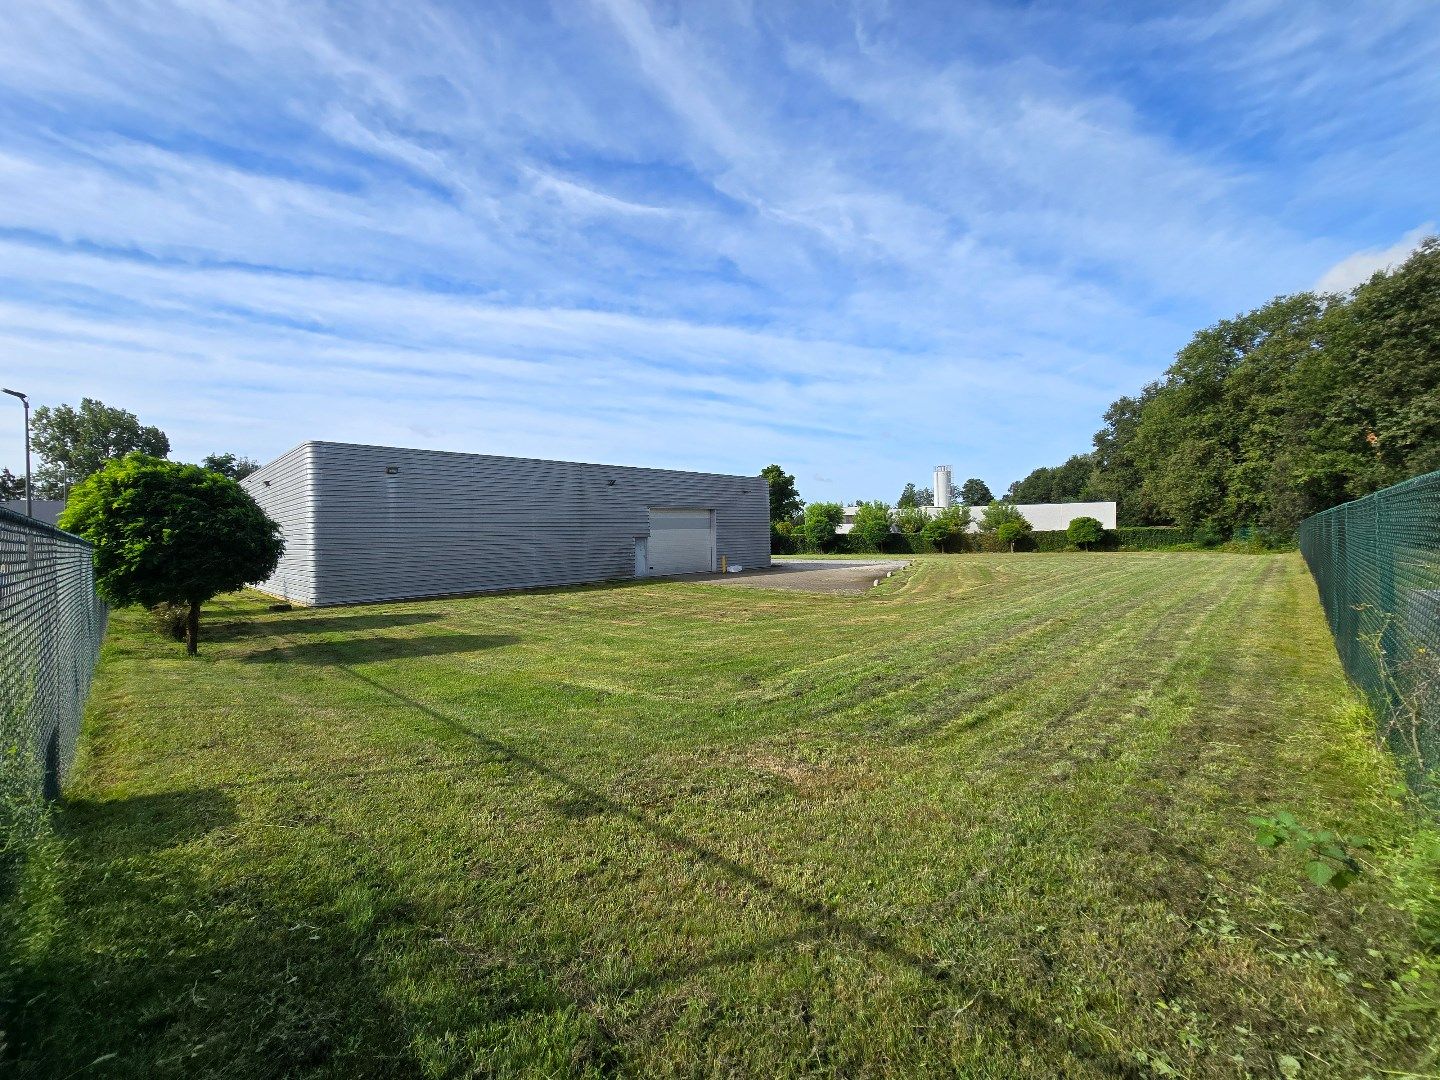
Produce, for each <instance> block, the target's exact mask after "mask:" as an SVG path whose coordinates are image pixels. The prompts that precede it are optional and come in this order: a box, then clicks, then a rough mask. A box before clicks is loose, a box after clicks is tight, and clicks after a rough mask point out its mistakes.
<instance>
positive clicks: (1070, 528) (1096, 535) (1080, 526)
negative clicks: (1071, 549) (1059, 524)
mask: <svg viewBox="0 0 1440 1080" xmlns="http://www.w3.org/2000/svg"><path fill="white" fill-rule="evenodd" d="M1104 535H1105V526H1104V525H1102V524H1100V522H1099V521H1097V520H1096V519H1095V518H1093V517H1077V518H1075V519H1074V520H1072V521H1071V522H1070V524H1069V525H1067V526H1066V527H1065V537H1066V539H1068V540H1069V541H1070V542H1071V543H1072V544H1074V545H1075V546H1076V547H1078V548H1081V549H1084V548H1088V547H1091V546H1092V545H1094V544H1098V543H1099V542H1100V540H1101V539H1102V538H1103V537H1104Z"/></svg>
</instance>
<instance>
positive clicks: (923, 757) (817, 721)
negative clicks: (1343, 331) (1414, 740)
mask: <svg viewBox="0 0 1440 1080" xmlns="http://www.w3.org/2000/svg"><path fill="white" fill-rule="evenodd" d="M267 603H268V601H267V600H266V599H265V598H262V597H259V596H257V595H254V594H246V595H239V596H233V597H229V598H226V599H224V600H223V601H220V602H217V603H216V604H214V605H212V606H211V607H209V608H207V610H206V615H205V618H206V624H205V629H206V632H207V633H208V635H209V637H208V640H206V641H204V642H203V643H202V654H201V656H200V657H199V658H198V659H197V660H187V659H186V658H185V657H184V656H183V655H182V652H181V649H180V647H179V646H177V645H175V644H173V643H171V642H168V641H166V640H163V639H161V638H160V637H158V636H157V635H156V634H155V633H154V631H153V630H152V628H151V627H150V625H149V622H148V617H147V616H145V614H144V613H142V612H136V611H122V612H118V613H116V615H115V617H114V620H113V624H112V630H111V634H110V638H109V642H108V644H107V646H106V650H105V656H104V659H103V664H102V671H101V675H100V677H99V680H98V683H97V686H96V690H95V694H94V698H93V706H92V710H91V715H90V718H89V727H88V732H87V735H86V738H85V741H84V744H83V747H82V753H81V758H80V762H79V765H78V767H77V770H76V771H75V773H74V775H73V783H72V785H71V787H70V789H69V794H68V798H67V799H66V800H65V802H64V803H63V805H62V806H61V807H60V808H59V810H58V812H57V814H56V817H55V837H54V839H53V840H51V841H49V842H47V843H46V844H44V845H43V846H42V847H41V848H40V849H39V850H38V851H37V852H36V854H35V856H34V857H33V858H32V859H31V860H30V862H29V864H28V866H27V867H26V868H25V872H24V877H23V879H22V880H21V882H20V886H19V889H18V891H16V892H14V893H12V895H10V896H9V897H8V898H6V899H5V903H4V907H3V913H0V941H3V942H4V945H3V949H4V963H3V966H0V980H3V995H4V1005H3V1007H4V1009H5V1015H6V1023H5V1024H4V1027H5V1031H6V1038H7V1040H8V1042H9V1046H8V1048H7V1049H6V1051H5V1055H6V1057H5V1058H4V1059H3V1060H0V1071H3V1072H8V1073H9V1074H11V1075H18V1076H58V1077H72V1076H87V1077H88V1076H134V1077H157V1076H177V1077H179V1076H184V1077H190V1076H210V1075H219V1076H245V1077H250V1076H276V1077H278V1076H289V1075H318V1076H344V1077H354V1076H377V1075H400V1076H408V1075H421V1074H423V1075H431V1076H468V1075H476V1074H478V1075H536V1076H573V1075H580V1076H586V1075H596V1076H598V1075H608V1074H622V1075H634V1076H667V1075H681V1076H730V1075H747V1076H764V1077H772V1076H793V1075H818V1076H836V1077H856V1076H894V1077H911V1076H924V1075H935V1076H948V1075H957V1074H958V1075H963V1076H975V1077H997V1078H998V1077H1005V1078H1013V1077H1030V1076H1041V1077H1043V1076H1065V1077H1091V1076H1094V1077H1100V1076H1140V1075H1150V1074H1155V1075H1183V1076H1188V1077H1202V1076H1245V1075H1253V1076H1277V1075H1303V1076H1312V1075H1314V1076H1344V1077H1356V1076H1365V1075H1371V1076H1377V1077H1378V1076H1383V1075H1395V1074H1400V1075H1411V1074H1424V1073H1432V1072H1434V1071H1437V1069H1440V1066H1437V1063H1436V1061H1435V1058H1434V1049H1433V1035H1434V1030H1435V1029H1434V1026H1433V1025H1434V1014H1433V1012H1431V1011H1428V1009H1427V1006H1426V1000H1427V994H1428V993H1430V990H1429V989H1427V987H1426V985H1425V983H1424V981H1423V980H1415V979H1413V978H1411V977H1409V976H1407V973H1408V972H1411V971H1412V970H1414V969H1415V967H1416V965H1417V962H1419V961H1418V960H1417V957H1418V956H1419V953H1420V941H1421V934H1422V931H1421V930H1420V929H1417V920H1424V919H1426V918H1429V919H1436V918H1437V917H1440V916H1437V913H1436V912H1435V911H1434V910H1433V909H1431V908H1427V907H1426V906H1425V905H1426V904H1427V903H1428V902H1433V896H1434V893H1433V892H1430V893H1429V894H1428V895H1429V897H1430V898H1431V900H1430V901H1427V889H1430V888H1431V884H1430V883H1431V882H1432V881H1433V878H1432V877H1429V876H1427V873H1429V872H1433V869H1434V868H1433V865H1432V866H1430V867H1428V870H1427V866H1426V864H1425V862H1424V860H1423V858H1421V857H1420V856H1418V855H1417V854H1416V852H1417V851H1420V850H1421V849H1422V847H1423V842H1424V841H1425V840H1426V837H1427V836H1429V835H1433V834H1427V833H1426V832H1425V827H1424V826H1423V825H1422V824H1421V820H1422V819H1421V818H1419V817H1418V816H1417V815H1416V814H1415V813H1414V811H1413V810H1412V809H1411V808H1409V806H1408V804H1407V803H1406V802H1405V801H1404V800H1403V799H1402V798H1401V796H1400V795H1399V794H1398V793H1397V792H1395V791H1394V790H1393V789H1392V787H1391V786H1392V785H1393V784H1394V782H1395V780H1396V775H1395V772H1394V770H1393V768H1392V766H1391V765H1390V763H1389V762H1388V760H1387V759H1386V758H1385V757H1384V756H1383V755H1382V754H1381V753H1379V752H1378V751H1377V750H1376V749H1375V748H1374V746H1373V744H1372V741H1371V737H1370V734H1369V726H1368V720H1367V718H1366V716H1365V715H1364V713H1363V712H1362V711H1361V710H1360V709H1359V708H1358V706H1357V705H1356V703H1355V699H1354V697H1353V696H1352V694H1351V692H1350V691H1349V690H1348V689H1347V687H1346V684H1345V682H1344V680H1343V677H1342V676H1341V673H1340V670H1339V667H1338V664H1337V662H1336V659H1335V654H1334V650H1333V648H1332V646H1331V644H1330V642H1329V640H1328V638H1327V636H1326V629H1325V625H1324V622H1323V620H1322V618H1321V615H1320V611H1319V608H1318V605H1317V603H1316V599H1315V594H1314V588H1313V585H1312V584H1311V582H1310V579H1309V578H1308V576H1307V574H1306V573H1305V570H1304V567H1303V565H1302V564H1301V562H1300V560H1299V559H1298V557H1296V556H1294V555H1281V556H1244V555H1216V554H1134V555H1124V554H1107V555H1083V554H1076V555H1030V556H1005V555H993V556H992V555H967V556H959V557H948V558H947V557H938V558H920V559H918V560H917V561H916V564H915V565H914V566H913V567H912V568H911V569H910V570H907V571H905V572H904V573H902V574H900V575H897V576H896V577H895V578H894V579H893V580H891V581H889V582H886V583H885V584H883V585H882V586H881V587H880V588H878V589H876V590H874V591H872V592H870V593H868V594H865V595H861V596H829V595H807V594H803V593H795V592H762V591H751V590H746V589H719V588H714V587H710V586H706V585H700V584H686V583H679V582H659V583H649V584H639V585H631V586H617V587H596V588H586V589H577V590H565V591H552V592H544V593H534V594H524V595H508V596H494V597H488V598H476V599H465V600H444V601H435V602H428V603H411V604H398V605H386V606H380V607H364V608H351V609H340V610H327V611H293V612H284V613H271V612H268V611H267V610H266V604H267ZM1274 809H1288V810H1291V811H1293V812H1294V813H1295V814H1296V815H1297V816H1298V817H1299V818H1300V819H1301V820H1302V821H1304V822H1307V823H1309V824H1312V825H1315V826H1326V827H1332V828H1337V829H1339V830H1341V831H1343V832H1346V833H1354V834H1364V835H1365V836H1368V837H1370V838H1371V839H1372V840H1374V841H1375V843H1376V846H1377V850H1376V852H1375V853H1374V854H1373V855H1370V856H1367V864H1368V865H1367V869H1366V871H1365V873H1363V874H1362V875H1361V877H1360V880H1359V881H1358V883H1357V884H1355V885H1353V886H1351V887H1350V888H1349V889H1347V890H1345V891H1337V890H1334V889H1327V888H1318V887H1316V886H1314V885H1311V884H1310V883H1309V882H1307V881H1306V880H1305V877H1304V872H1303V867H1302V860H1301V859H1300V857H1299V856H1298V855H1295V854H1294V853H1291V852H1284V851H1282V852H1279V853H1277V852H1273V851H1267V850H1262V849H1261V848H1259V847H1257V846H1256V844H1255V843H1254V840H1253V838H1252V829H1251V827H1250V825H1249V824H1248V823H1247V821H1246V815H1247V814H1249V813H1252V812H1255V811H1259V810H1274ZM1432 929H1433V928H1432ZM1431 1004H1432V1005H1433V999H1432V1000H1431Z"/></svg>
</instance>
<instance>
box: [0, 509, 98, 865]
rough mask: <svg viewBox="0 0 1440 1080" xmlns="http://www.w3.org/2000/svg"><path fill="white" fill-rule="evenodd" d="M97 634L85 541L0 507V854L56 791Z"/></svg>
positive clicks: (27, 831)
mask: <svg viewBox="0 0 1440 1080" xmlns="http://www.w3.org/2000/svg"><path fill="white" fill-rule="evenodd" d="M104 633H105V606H104V605H103V604H102V603H101V602H100V600H99V598H98V597H97V596H96V595H95V570H94V563H93V561H92V559H91V548H90V545H89V544H87V543H86V542H85V541H83V540H81V539H80V538H79V537H78V536H71V535H70V534H69V533H66V532H61V531H60V530H59V529H55V528H51V527H50V526H49V525H44V524H42V523H40V522H38V521H34V520H32V519H31V518H28V517H25V516H23V515H21V514H16V513H12V512H11V511H9V510H6V509H4V508H3V507H0V857H3V856H5V855H7V854H9V853H10V852H11V851H13V850H15V849H17V848H22V847H24V845H25V844H26V842H27V840H28V839H29V838H30V837H31V836H32V835H33V833H34V828H35V825H36V824H37V822H38V821H39V818H40V813H41V810H42V808H43V806H44V802H45V799H46V798H54V797H55V796H57V795H58V794H59V792H60V781H61V779H62V778H63V777H64V775H65V772H66V770H67V769H68V768H69V767H70V760H71V758H72V757H73V756H74V753H75V739H76V736H78V735H79V733H80V717H81V714H82V712H83V711H84V708H85V698H86V696H87V694H88V693H89V691H90V678H91V676H92V675H93V674H94V673H95V662H96V659H97V658H98V657H99V654H100V640H101V638H102V637H103V636H104Z"/></svg>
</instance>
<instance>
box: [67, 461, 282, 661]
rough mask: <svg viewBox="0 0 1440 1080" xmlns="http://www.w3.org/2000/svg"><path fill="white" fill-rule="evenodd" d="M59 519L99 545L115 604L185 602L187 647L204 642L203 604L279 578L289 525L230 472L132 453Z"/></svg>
mask: <svg viewBox="0 0 1440 1080" xmlns="http://www.w3.org/2000/svg"><path fill="white" fill-rule="evenodd" d="M60 527H61V528H62V529H68V530H69V531H70V532H73V533H75V534H77V535H79V536H83V537H84V538H85V539H86V540H89V541H90V542H91V543H92V544H94V545H95V584H96V586H97V587H98V589H99V590H100V593H101V595H102V596H104V597H105V599H106V600H107V601H109V602H110V603H112V604H120V605H125V604H143V605H144V606H145V607H147V608H153V607H155V606H156V605H159V604H184V605H186V606H188V608H189V609H190V618H189V626H188V629H187V636H186V650H187V651H188V652H190V653H192V654H193V653H194V652H195V650H196V647H197V645H198V641H199V629H200V627H199V612H200V605H201V604H203V603H204V602H205V601H206V600H209V599H210V598H211V597H212V596H215V595H216V594H217V593H221V592H229V591H232V590H234V589H238V588H241V587H242V586H244V585H245V584H247V583H248V582H252V581H261V580H263V579H265V578H267V577H269V576H270V574H271V572H272V571H273V570H274V569H275V564H276V563H277V562H278V561H279V559H280V555H281V553H282V552H283V551H284V547H285V545H284V542H283V541H282V540H281V539H280V527H279V526H278V525H276V524H275V522H273V521H271V520H270V519H269V518H268V517H266V516H265V512H264V511H263V510H261V509H260V507H259V506H257V505H256V504H255V500H254V499H252V498H251V497H250V495H249V494H248V493H247V492H246V491H245V490H244V489H242V488H241V487H240V485H239V484H237V483H236V482H235V481H234V480H231V479H230V478H229V477H228V476H223V475H221V474H220V473H218V472H214V471H212V470H210V469H204V468H201V467H200V466H198V465H182V464H180V463H178V462H174V461H165V460H163V459H161V458H157V457H151V456H149V455H147V454H141V453H133V454H128V455H126V456H125V457H123V458H120V459H118V460H115V461H111V462H109V463H108V464H106V465H105V466H104V467H103V468H101V469H100V471H99V472H96V473H94V474H93V475H91V476H90V477H89V478H88V479H86V480H85V481H84V482H82V483H81V484H80V485H79V486H78V487H77V488H75V490H74V491H72V492H71V493H70V502H69V505H67V506H66V507H65V511H64V512H63V513H62V514H61V515H60Z"/></svg>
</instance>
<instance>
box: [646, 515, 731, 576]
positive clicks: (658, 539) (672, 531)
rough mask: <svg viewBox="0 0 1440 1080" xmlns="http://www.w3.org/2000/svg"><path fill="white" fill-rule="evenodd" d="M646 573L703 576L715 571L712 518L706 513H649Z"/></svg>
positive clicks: (713, 520)
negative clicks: (648, 566)
mask: <svg viewBox="0 0 1440 1080" xmlns="http://www.w3.org/2000/svg"><path fill="white" fill-rule="evenodd" d="M647 551H648V554H649V560H650V573H652V574H655V575H657V576H659V575H666V574H703V573H708V572H709V571H711V570H714V569H715V515H714V513H713V512H712V511H710V510H651V511H650V542H649V544H648V545H647Z"/></svg>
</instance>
